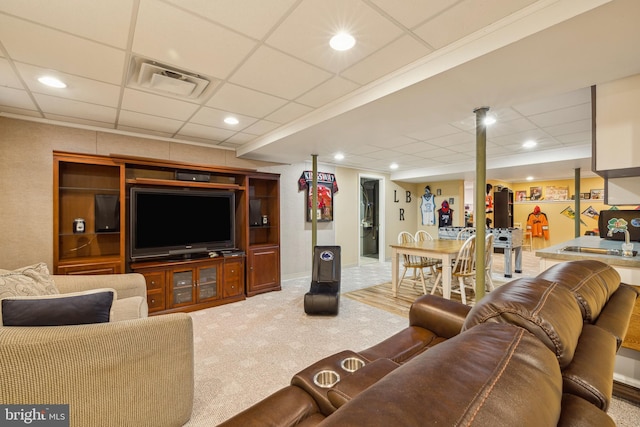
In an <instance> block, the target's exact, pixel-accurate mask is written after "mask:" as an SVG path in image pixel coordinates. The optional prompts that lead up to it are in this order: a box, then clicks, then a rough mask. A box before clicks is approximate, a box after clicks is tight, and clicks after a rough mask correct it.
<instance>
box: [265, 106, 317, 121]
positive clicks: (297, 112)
mask: <svg viewBox="0 0 640 427" xmlns="http://www.w3.org/2000/svg"><path fill="white" fill-rule="evenodd" d="M311 111H313V108H311V107H308V106H306V105H302V104H298V103H297V102H290V103H288V104H286V105H285V106H284V107H282V108H279V109H277V110H276V111H274V112H273V113H271V114H269V115H268V116H267V117H265V119H267V120H270V121H272V122H276V123H287V122H290V121H293V120H295V119H297V118H298V117H302V116H304V115H305V114H307V113H310V112H311Z"/></svg>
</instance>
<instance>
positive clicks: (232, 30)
mask: <svg viewBox="0 0 640 427" xmlns="http://www.w3.org/2000/svg"><path fill="white" fill-rule="evenodd" d="M638 16H640V2H638V1H636V0H614V1H607V0H556V1H553V0H539V1H535V0H269V1H264V0H242V1H237V0H166V1H161V0H110V1H108V2H97V1H86V0H65V1H63V2H52V1H48V0H30V1H23V0H2V2H1V3H0V114H2V115H4V116H8V117H16V118H24V119H29V120H36V121H46V122H51V123H58V124H65V125H73V126H83V127H90V128H96V129H103V130H105V131H110V132H123V133H133V134H136V135H141V136H151V137H154V138H161V139H166V140H175V141H178V142H184V143H191V144H199V145H206V146H215V147H220V148H225V149H232V150H235V151H236V154H237V155H238V156H240V157H243V158H248V159H255V160H266V161H273V162H279V163H298V162H302V161H308V160H310V158H311V155H312V154H317V155H318V159H319V161H320V162H321V163H326V164H335V165H340V166H344V167H352V168H357V169H362V170H366V171H371V172H373V173H391V178H392V179H395V180H399V181H406V182H424V181H426V180H443V179H453V178H469V179H473V177H474V173H475V172H474V170H475V116H474V114H473V110H474V109H475V108H477V107H481V106H487V107H489V114H492V115H495V116H496V118H497V120H498V121H497V123H496V124H495V125H492V126H491V127H489V128H488V129H487V150H486V154H487V178H488V179H499V180H505V181H512V182H517V181H521V180H523V179H524V178H525V176H527V175H533V176H534V177H536V179H554V178H563V177H573V174H574V169H575V168H581V170H583V171H584V173H583V175H585V174H588V173H589V171H590V164H591V160H590V157H591V98H590V87H591V86H592V85H597V84H599V83H603V82H608V81H612V80H615V79H618V78H622V77H626V76H629V75H632V74H637V73H640V55H638V51H637V46H638V42H640V26H638V25H637V17H638ZM339 30H348V31H350V32H351V33H352V34H353V35H354V36H355V38H356V40H357V43H356V45H355V47H354V48H353V49H351V50H349V51H345V52H336V51H332V50H331V49H330V48H329V46H328V42H329V38H330V37H331V36H332V35H333V34H334V33H335V32H337V31H339ZM141 63H148V64H151V65H153V66H160V67H166V68H168V69H169V70H173V71H176V72H178V73H184V75H187V76H195V77H194V78H197V79H202V80H206V82H208V85H207V86H206V88H205V89H204V90H203V92H202V94H200V95H199V96H197V97H189V96H180V95H176V94H172V93H169V92H166V91H164V90H162V89H166V88H167V87H169V86H171V83H172V82H171V81H168V80H167V79H166V78H161V79H159V84H158V86H159V87H160V89H161V90H157V88H153V87H149V86H144V85H140V84H136V76H137V74H136V73H137V69H138V68H140V64H141ZM43 74H49V75H54V76H57V77H58V78H60V79H62V80H63V81H64V82H65V83H66V84H67V85H68V87H67V88H66V89H53V88H48V87H45V86H43V85H41V84H40V83H39V82H38V81H37V78H38V77H40V76H41V75H43ZM170 75H172V74H170ZM185 86H187V85H180V88H179V90H183V89H184V90H185V91H188V90H189V88H188V87H187V88H185ZM229 115H233V116H235V117H236V118H237V119H238V120H239V123H238V124H237V125H229V124H226V123H225V122H224V118H226V117H227V116H229ZM527 139H534V140H536V141H537V142H538V145H537V147H536V148H535V149H533V150H527V149H524V148H522V143H523V142H524V141H525V140H527ZM338 152H340V153H343V154H344V156H345V157H344V159H343V160H341V161H336V160H334V158H333V156H334V155H335V154H336V153H338ZM392 162H395V163H397V165H398V168H397V169H396V170H395V171H390V169H389V165H390V164H391V163H392Z"/></svg>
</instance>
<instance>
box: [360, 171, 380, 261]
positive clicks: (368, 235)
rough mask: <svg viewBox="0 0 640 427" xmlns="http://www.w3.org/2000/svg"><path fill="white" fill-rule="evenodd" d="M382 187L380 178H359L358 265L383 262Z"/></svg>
mask: <svg viewBox="0 0 640 427" xmlns="http://www.w3.org/2000/svg"><path fill="white" fill-rule="evenodd" d="M382 185H383V181H382V179H381V178H378V177H365V176H361V177H360V263H366V262H369V261H374V262H375V261H384V242H383V241H382V240H384V239H381V237H380V236H381V235H382V236H383V235H384V232H383V230H382V229H381V228H382V227H381V225H382V224H384V219H383V218H382V214H383V212H382V211H383V209H381V205H382V203H381V200H382V196H381V194H382V188H381V187H382Z"/></svg>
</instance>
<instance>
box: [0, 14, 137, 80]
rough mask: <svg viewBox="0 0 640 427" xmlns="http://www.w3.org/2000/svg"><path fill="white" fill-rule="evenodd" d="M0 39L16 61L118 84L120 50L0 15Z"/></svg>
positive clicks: (121, 73) (121, 72)
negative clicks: (26, 35)
mask: <svg viewBox="0 0 640 427" xmlns="http://www.w3.org/2000/svg"><path fill="white" fill-rule="evenodd" d="M25 34H28V37H24V36H23V35H25ZM0 40H2V43H3V45H4V47H5V48H6V49H7V52H9V55H11V58H12V59H14V60H16V61H20V62H24V63H28V64H32V65H37V66H40V67H44V68H51V69H54V70H59V71H63V72H66V73H69V74H74V75H80V76H84V77H87V78H92V79H96V80H100V81H103V82H107V83H114V84H120V83H121V82H122V76H123V73H124V58H125V54H124V51H121V50H117V49H114V48H111V47H107V46H105V45H102V44H100V43H96V42H92V41H89V40H85V39H81V38H78V37H74V36H71V35H69V34H66V33H62V32H60V31H56V30H51V29H48V28H45V27H41V26H39V25H35V24H32V23H29V22H25V21H21V20H19V19H16V18H10V17H8V16H6V15H1V14H0ZM87 58H91V59H90V60H87Z"/></svg>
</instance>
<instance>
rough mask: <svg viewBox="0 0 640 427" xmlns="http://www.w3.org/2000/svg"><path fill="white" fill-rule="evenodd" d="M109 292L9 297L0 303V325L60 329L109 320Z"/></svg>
mask: <svg viewBox="0 0 640 427" xmlns="http://www.w3.org/2000/svg"><path fill="white" fill-rule="evenodd" d="M114 298H115V291H114V290H113V289H96V290H92V291H84V292H76V293H71V294H60V295H43V296H27V297H9V298H5V299H3V300H1V301H0V303H1V305H2V325H3V326H61V325H82V324H88V323H106V322H108V321H109V318H110V313H111V306H112V304H113V301H114Z"/></svg>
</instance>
